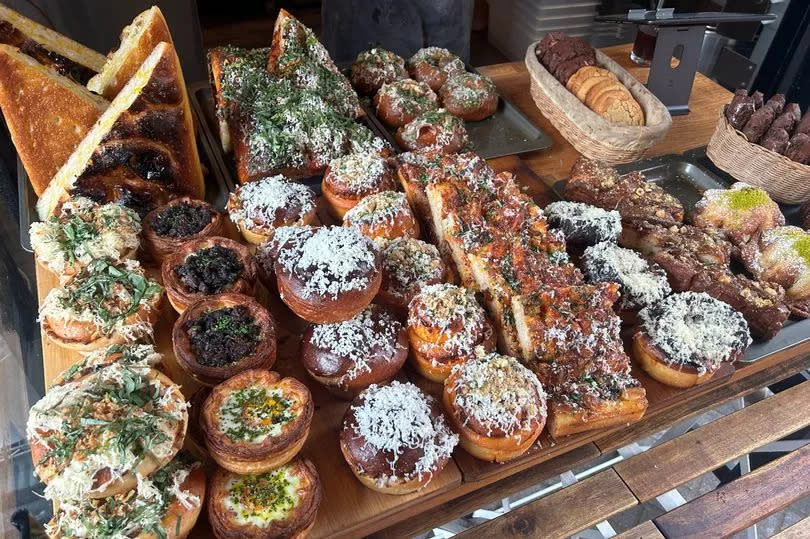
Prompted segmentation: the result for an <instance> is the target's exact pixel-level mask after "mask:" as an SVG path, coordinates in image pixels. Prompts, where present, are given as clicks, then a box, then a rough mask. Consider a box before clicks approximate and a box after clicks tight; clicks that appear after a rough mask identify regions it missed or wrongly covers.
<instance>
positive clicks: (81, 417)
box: [27, 363, 188, 500]
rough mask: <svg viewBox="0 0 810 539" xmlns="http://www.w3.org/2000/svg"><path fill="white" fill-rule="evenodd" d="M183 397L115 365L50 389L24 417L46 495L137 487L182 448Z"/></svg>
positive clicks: (147, 371)
mask: <svg viewBox="0 0 810 539" xmlns="http://www.w3.org/2000/svg"><path fill="white" fill-rule="evenodd" d="M187 424H188V413H187V411H186V400H185V399H184V398H183V394H182V393H180V387H179V386H177V385H175V384H174V383H173V382H172V381H171V380H169V379H168V378H167V377H166V376H165V375H163V374H161V373H159V372H158V371H156V370H154V369H151V368H150V367H149V366H144V365H124V364H119V363H114V364H112V365H109V366H107V367H105V368H103V369H101V370H100V371H98V372H95V373H92V374H90V375H88V376H85V377H84V378H80V379H78V380H76V381H75V382H69V383H66V384H63V385H60V386H55V387H52V388H51V389H50V390H49V391H48V394H47V395H45V396H44V397H43V398H42V399H40V400H39V402H37V403H36V404H35V405H34V406H33V407H32V408H31V412H30V415H29V417H28V426H27V433H28V443H29V444H30V445H31V457H32V459H33V461H34V470H35V472H36V475H37V477H39V478H40V479H41V480H42V481H43V482H45V484H46V486H45V496H46V497H47V498H49V499H56V500H84V499H88V498H106V497H108V496H115V495H116V494H120V493H123V492H127V491H129V490H131V489H132V488H134V487H135V485H136V475H137V476H140V477H143V478H147V477H149V476H151V475H152V474H153V473H154V472H156V471H157V470H159V469H160V468H162V467H163V466H165V465H166V464H168V463H169V462H170V461H171V460H172V458H174V456H175V455H176V454H177V452H178V451H179V450H180V447H182V445H183V439H184V438H185V435H186V426H187Z"/></svg>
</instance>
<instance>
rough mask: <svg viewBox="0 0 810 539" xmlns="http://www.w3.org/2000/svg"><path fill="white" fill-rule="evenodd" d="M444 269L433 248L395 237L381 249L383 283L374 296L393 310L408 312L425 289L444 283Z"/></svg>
mask: <svg viewBox="0 0 810 539" xmlns="http://www.w3.org/2000/svg"><path fill="white" fill-rule="evenodd" d="M445 273H446V268H445V266H444V262H443V261H442V257H441V256H440V255H439V250H438V249H437V248H436V246H435V245H432V244H430V243H425V242H424V241H421V240H417V239H414V238H397V239H395V240H393V241H391V242H389V243H388V244H387V245H386V246H385V247H383V250H382V284H381V285H380V292H379V293H378V295H377V297H378V298H379V299H380V300H381V301H383V302H384V303H387V304H388V305H391V306H392V307H394V308H396V309H407V308H408V304H409V303H410V302H411V300H412V299H413V297H414V296H415V295H416V294H418V293H419V291H420V290H422V288H423V287H424V286H427V285H430V284H438V283H441V282H442V281H444V278H445Z"/></svg>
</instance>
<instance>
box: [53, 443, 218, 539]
mask: <svg viewBox="0 0 810 539" xmlns="http://www.w3.org/2000/svg"><path fill="white" fill-rule="evenodd" d="M204 499H205V473H204V472H203V469H202V466H201V465H200V463H199V462H196V461H194V460H193V459H191V458H190V457H189V456H187V455H185V454H184V453H180V454H178V455H177V456H176V457H175V458H174V460H172V461H171V462H170V463H169V464H167V465H166V466H164V467H163V468H161V469H160V470H158V471H156V472H155V473H153V474H152V475H151V476H150V477H149V478H142V479H141V480H140V481H139V482H138V484H137V486H136V487H135V488H134V489H133V490H131V491H129V492H125V493H123V494H117V495H115V496H112V497H110V498H103V499H86V500H81V501H77V502H76V501H71V502H70V503H63V504H57V509H56V511H55V513H54V516H53V518H52V519H51V521H50V522H49V523H48V525H47V528H46V530H47V532H48V537H54V538H59V539H62V538H65V539H67V538H69V537H77V536H79V537H87V538H91V539H101V538H103V537H165V538H166V539H184V538H185V537H188V535H189V533H190V532H191V529H192V528H193V527H194V524H195V523H196V522H197V518H198V517H199V516H200V510H201V509H202V504H203V500H204Z"/></svg>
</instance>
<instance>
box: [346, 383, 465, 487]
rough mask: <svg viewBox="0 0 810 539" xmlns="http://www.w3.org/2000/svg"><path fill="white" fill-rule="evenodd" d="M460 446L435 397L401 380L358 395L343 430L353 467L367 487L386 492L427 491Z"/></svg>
mask: <svg viewBox="0 0 810 539" xmlns="http://www.w3.org/2000/svg"><path fill="white" fill-rule="evenodd" d="M457 443H458V436H457V435H455V434H453V432H452V431H451V430H450V428H449V427H448V426H447V423H446V422H445V419H444V415H443V414H442V410H441V406H440V405H439V403H438V402H437V401H436V399H434V398H433V397H432V396H430V395H426V394H425V393H423V392H422V390H421V389H419V388H418V387H416V386H415V385H413V384H411V383H404V384H403V383H400V382H397V381H393V382H391V383H390V384H388V385H384V386H378V385H372V386H371V387H369V388H368V389H366V390H365V391H363V392H362V393H360V395H358V396H357V398H356V399H354V401H353V402H352V405H351V406H350V407H349V409H348V410H346V415H345V416H344V418H343V428H342V430H341V431H340V450H341V451H342V452H343V458H345V459H346V463H348V465H349V468H351V470H352V472H354V475H355V476H356V477H357V479H358V480H360V482H361V483H363V485H365V486H366V487H368V488H370V489H372V490H376V491H378V492H383V493H385V494H409V493H411V492H415V491H417V490H419V489H421V488H423V487H425V486H426V485H427V484H428V483H430V481H431V480H432V479H433V477H434V476H436V475H438V474H439V473H440V472H441V471H442V470H443V469H444V467H445V465H446V464H447V462H448V461H449V460H450V455H451V454H452V453H453V448H454V447H455V446H456V444H457Z"/></svg>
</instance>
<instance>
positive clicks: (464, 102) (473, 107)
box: [439, 73, 498, 121]
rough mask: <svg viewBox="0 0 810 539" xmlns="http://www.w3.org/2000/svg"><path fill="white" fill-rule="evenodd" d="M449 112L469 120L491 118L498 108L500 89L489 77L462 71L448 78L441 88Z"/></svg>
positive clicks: (443, 102)
mask: <svg viewBox="0 0 810 539" xmlns="http://www.w3.org/2000/svg"><path fill="white" fill-rule="evenodd" d="M439 97H440V98H441V100H442V106H443V107H444V108H446V109H447V112H449V113H450V114H453V115H455V116H458V117H459V118H463V119H465V120H467V121H477V120H483V119H484V118H489V117H490V116H492V115H493V114H495V111H496V110H498V90H497V89H496V88H495V84H493V82H492V81H491V80H489V79H488V78H487V77H485V76H483V75H479V74H478V73H460V74H458V75H453V76H452V77H450V78H448V79H447V82H445V83H444V85H442V87H441V89H440V90H439Z"/></svg>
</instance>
